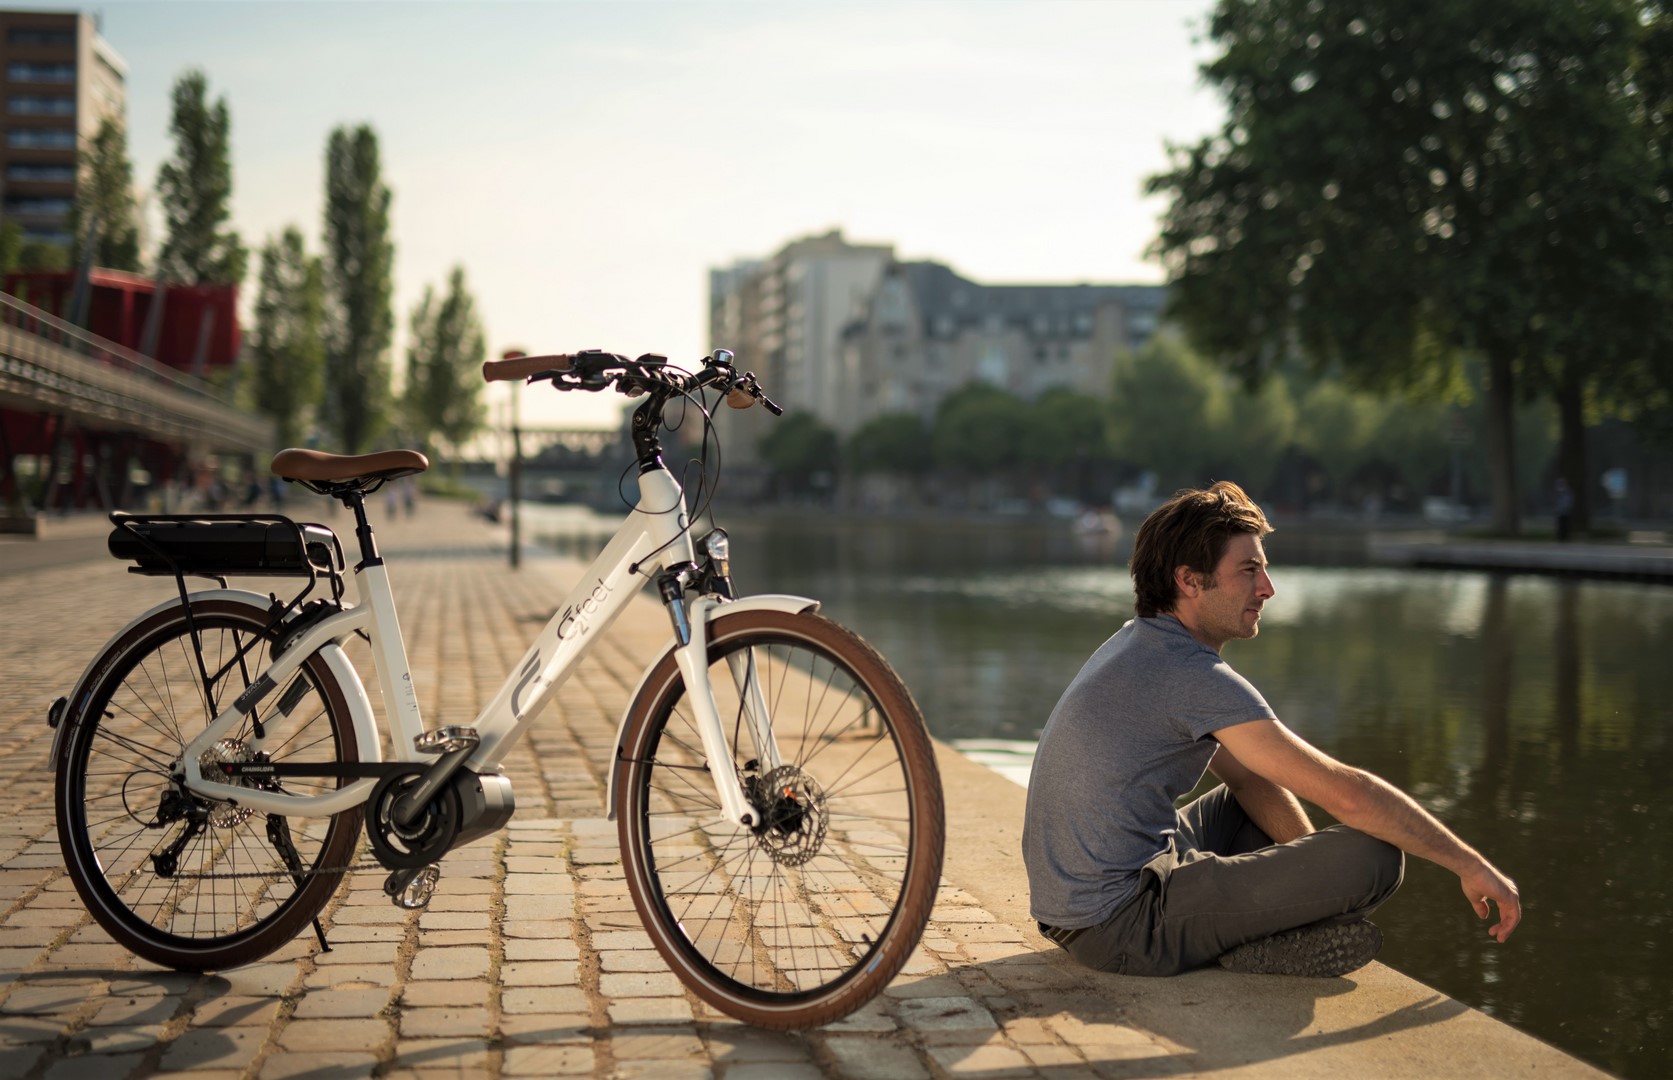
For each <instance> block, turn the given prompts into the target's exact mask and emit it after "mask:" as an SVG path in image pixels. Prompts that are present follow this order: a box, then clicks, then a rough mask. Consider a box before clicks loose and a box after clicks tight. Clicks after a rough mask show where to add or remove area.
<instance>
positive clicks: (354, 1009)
mask: <svg viewBox="0 0 1673 1080" xmlns="http://www.w3.org/2000/svg"><path fill="white" fill-rule="evenodd" d="M388 1002H389V991H388V990H386V989H384V988H382V987H379V988H378V989H375V990H315V991H313V992H312V993H309V994H305V995H303V997H302V1000H300V1001H298V1002H297V1003H296V1013H295V1015H296V1018H297V1019H298V1020H321V1019H337V1018H354V1017H361V1016H375V1015H377V1013H378V1011H379V1010H381V1009H382V1008H383V1007H384V1006H385V1005H386V1004H388Z"/></svg>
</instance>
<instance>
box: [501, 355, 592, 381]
mask: <svg viewBox="0 0 1673 1080" xmlns="http://www.w3.org/2000/svg"><path fill="white" fill-rule="evenodd" d="M571 366H573V363H572V357H571V356H570V355H569V354H568V353H557V354H554V355H552V356H512V357H507V358H506V359H504V360H484V361H483V362H482V377H483V378H484V379H486V380H487V381H489V382H509V381H510V380H512V379H526V378H528V377H529V376H530V375H539V374H540V373H541V372H542V371H568V370H569V369H570V367H571Z"/></svg>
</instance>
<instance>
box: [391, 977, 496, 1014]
mask: <svg viewBox="0 0 1673 1080" xmlns="http://www.w3.org/2000/svg"><path fill="white" fill-rule="evenodd" d="M495 990H496V987H495V986H494V985H493V984H492V983H490V982H488V980H486V979H442V980H438V981H436V982H408V983H407V985H406V986H405V987H403V988H402V990H401V1005H402V1006H403V1007H408V1006H417V1007H424V1006H442V1007H453V1008H463V1007H465V1006H471V1007H474V1008H482V1007H484V1006H485V1005H486V1004H487V1003H488V1000H489V998H491V997H492V996H493V995H494V992H495Z"/></svg>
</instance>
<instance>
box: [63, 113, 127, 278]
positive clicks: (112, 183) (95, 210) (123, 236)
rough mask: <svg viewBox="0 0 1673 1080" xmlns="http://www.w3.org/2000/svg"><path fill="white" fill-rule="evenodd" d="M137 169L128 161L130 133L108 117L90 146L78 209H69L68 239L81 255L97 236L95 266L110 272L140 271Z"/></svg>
mask: <svg viewBox="0 0 1673 1080" xmlns="http://www.w3.org/2000/svg"><path fill="white" fill-rule="evenodd" d="M133 188H134V166H133V163H132V162H131V161H129V160H128V133H127V130H126V129H125V128H123V126H122V123H121V121H119V120H116V119H115V118H113V117H106V118H105V119H104V120H103V121H102V122H100V124H99V130H98V133H97V134H95V135H94V136H93V141H92V143H91V144H90V145H89V147H88V150H87V153H86V157H85V160H84V162H83V167H82V170H81V179H80V181H79V182H78V183H77V185H76V199H75V205H74V206H72V207H71V209H70V234H71V235H72V236H74V237H75V250H76V251H77V252H80V251H82V250H83V247H84V245H85V244H86V242H87V234H88V232H89V231H90V230H96V231H97V236H96V238H95V239H94V243H93V262H94V263H95V264H96V265H98V266H103V267H108V268H109V269H111V270H130V271H137V270H139V268H140V264H139V224H138V217H137V210H136V208H135V206H134V191H133Z"/></svg>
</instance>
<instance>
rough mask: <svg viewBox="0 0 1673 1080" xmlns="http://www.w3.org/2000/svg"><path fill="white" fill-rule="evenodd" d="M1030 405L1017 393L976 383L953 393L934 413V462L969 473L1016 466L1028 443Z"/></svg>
mask: <svg viewBox="0 0 1673 1080" xmlns="http://www.w3.org/2000/svg"><path fill="white" fill-rule="evenodd" d="M1028 432H1029V417H1028V406H1027V404H1026V403H1024V402H1023V401H1022V400H1020V399H1019V398H1018V397H1017V396H1016V395H1015V394H1011V393H1008V392H1007V391H1004V390H1001V389H1000V388H999V387H997V386H991V385H989V384H987V383H971V384H969V385H968V386H964V387H961V388H959V389H958V390H955V391H953V392H952V393H951V394H948V395H947V397H946V398H944V399H943V400H942V402H941V406H940V408H938V409H937V410H936V413H935V429H934V432H933V433H932V435H931V440H930V444H931V446H932V447H933V449H934V455H935V463H936V464H937V465H938V466H940V467H941V468H943V469H950V470H953V471H954V472H961V473H965V474H966V475H969V474H979V473H993V472H1006V471H1010V470H1014V469H1015V468H1016V466H1017V465H1018V463H1019V462H1020V460H1021V458H1022V454H1023V450H1024V447H1026V446H1027V444H1028Z"/></svg>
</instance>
